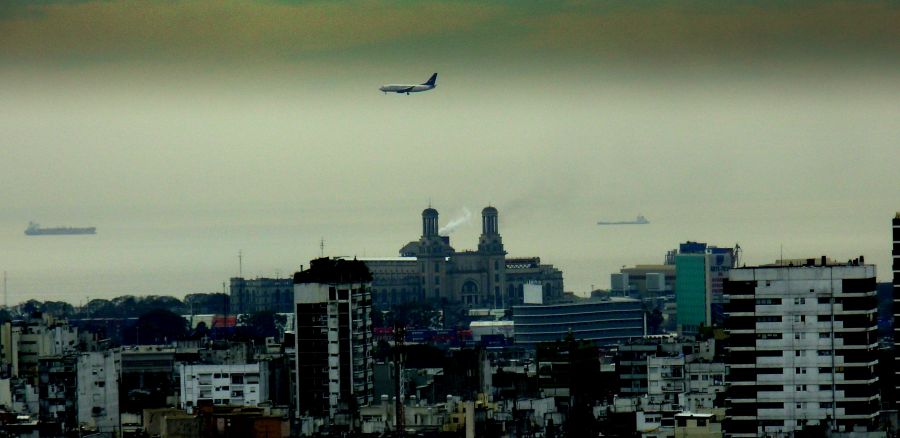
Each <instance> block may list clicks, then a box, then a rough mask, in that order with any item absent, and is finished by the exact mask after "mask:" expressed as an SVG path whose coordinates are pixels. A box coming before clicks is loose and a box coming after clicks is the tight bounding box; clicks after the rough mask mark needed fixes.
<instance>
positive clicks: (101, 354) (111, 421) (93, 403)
mask: <svg viewBox="0 0 900 438" xmlns="http://www.w3.org/2000/svg"><path fill="white" fill-rule="evenodd" d="M77 368H78V370H77V373H78V380H77V394H78V396H77V397H78V424H79V425H83V426H88V427H91V428H96V430H97V431H98V432H112V433H115V432H117V431H118V430H119V426H120V423H119V372H120V370H121V354H120V353H119V350H107V351H94V352H89V353H81V354H79V355H78V365H77Z"/></svg>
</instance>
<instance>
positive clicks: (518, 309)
mask: <svg viewBox="0 0 900 438" xmlns="http://www.w3.org/2000/svg"><path fill="white" fill-rule="evenodd" d="M513 324H514V330H515V336H516V344H522V345H530V346H534V345H535V344H538V343H541V342H555V341H559V340H563V339H565V338H566V336H567V335H568V334H569V333H571V334H572V336H573V337H574V338H575V339H576V340H584V341H593V342H595V343H596V344H597V345H616V344H622V343H625V342H627V341H628V340H630V339H634V338H640V337H642V336H644V334H645V333H646V324H645V321H644V311H643V309H642V308H641V302H640V301H638V300H635V299H631V298H620V297H614V298H611V299H609V300H585V301H581V302H576V303H567V304H545V305H523V306H513Z"/></svg>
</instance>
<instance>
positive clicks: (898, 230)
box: [891, 212, 900, 402]
mask: <svg viewBox="0 0 900 438" xmlns="http://www.w3.org/2000/svg"><path fill="white" fill-rule="evenodd" d="M891 225H892V234H893V243H894V245H893V247H892V248H893V249H892V251H891V256H892V261H893V265H892V268H893V270H894V303H893V304H894V354H895V361H894V373H895V374H894V382H895V385H896V387H895V389H896V391H895V394H897V393H900V212H898V213H897V214H896V215H894V220H893V222H892V224H891ZM897 400H898V402H900V397H897Z"/></svg>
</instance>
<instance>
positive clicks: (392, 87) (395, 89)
mask: <svg viewBox="0 0 900 438" xmlns="http://www.w3.org/2000/svg"><path fill="white" fill-rule="evenodd" d="M435 81H437V73H435V74H433V75H431V78H430V79H428V82H425V83H424V84H419V85H416V84H387V85H382V86H381V88H379V90H381V91H383V92H384V94H388V92H391V93H406V95H407V96H408V95H409V93H417V92H419V91H428V90H431V89H432V88H434V87H436V86H437V85H436V84H435Z"/></svg>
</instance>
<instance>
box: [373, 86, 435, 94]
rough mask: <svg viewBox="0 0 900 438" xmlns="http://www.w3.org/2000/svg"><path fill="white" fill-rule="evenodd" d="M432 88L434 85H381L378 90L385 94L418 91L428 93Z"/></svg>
mask: <svg viewBox="0 0 900 438" xmlns="http://www.w3.org/2000/svg"><path fill="white" fill-rule="evenodd" d="M433 88H434V85H423V84H387V85H382V86H381V88H379V90H381V91H383V92H385V93H418V92H420V91H428V90H431V89H433Z"/></svg>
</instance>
